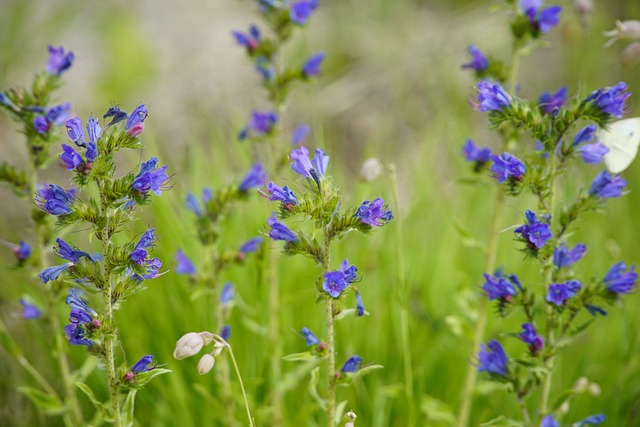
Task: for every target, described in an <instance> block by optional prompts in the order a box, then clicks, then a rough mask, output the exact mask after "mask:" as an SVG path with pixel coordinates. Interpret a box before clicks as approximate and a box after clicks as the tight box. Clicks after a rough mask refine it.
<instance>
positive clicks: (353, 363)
mask: <svg viewBox="0 0 640 427" xmlns="http://www.w3.org/2000/svg"><path fill="white" fill-rule="evenodd" d="M361 364H362V358H361V357H360V356H358V355H357V354H355V355H353V356H351V357H350V358H348V359H347V361H346V362H344V365H342V368H341V369H340V371H341V372H343V373H345V374H346V373H349V372H358V370H359V369H360V365H361Z"/></svg>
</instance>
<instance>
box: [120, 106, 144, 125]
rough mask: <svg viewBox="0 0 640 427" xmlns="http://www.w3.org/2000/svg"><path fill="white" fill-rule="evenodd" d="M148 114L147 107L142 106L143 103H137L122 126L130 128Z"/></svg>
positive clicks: (141, 121) (142, 120)
mask: <svg viewBox="0 0 640 427" xmlns="http://www.w3.org/2000/svg"><path fill="white" fill-rule="evenodd" d="M148 115H149V113H148V112H147V109H146V107H145V106H144V104H140V105H138V106H137V107H136V108H135V110H133V111H132V112H131V115H130V116H129V119H128V120H127V123H126V124H125V125H124V128H125V129H127V130H130V129H131V128H133V127H134V126H135V125H137V124H138V123H143V122H144V119H146V118H147V116H148Z"/></svg>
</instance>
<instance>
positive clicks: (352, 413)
mask: <svg viewBox="0 0 640 427" xmlns="http://www.w3.org/2000/svg"><path fill="white" fill-rule="evenodd" d="M344 416H345V417H347V418H349V419H350V420H351V421H355V420H356V418H358V416H357V415H356V413H355V412H353V411H349V412H347V413H346V414H344Z"/></svg>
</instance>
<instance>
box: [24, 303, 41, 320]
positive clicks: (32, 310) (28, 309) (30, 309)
mask: <svg viewBox="0 0 640 427" xmlns="http://www.w3.org/2000/svg"><path fill="white" fill-rule="evenodd" d="M20 304H22V313H20V317H22V318H23V319H25V320H31V319H38V318H39V317H40V316H41V315H42V312H41V311H40V309H39V308H38V307H36V306H35V305H33V304H31V303H30V302H28V301H27V300H25V299H24V298H20Z"/></svg>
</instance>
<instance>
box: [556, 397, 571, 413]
mask: <svg viewBox="0 0 640 427" xmlns="http://www.w3.org/2000/svg"><path fill="white" fill-rule="evenodd" d="M570 407H571V405H570V404H569V401H568V400H565V401H564V402H562V405H560V407H559V408H558V412H559V413H560V414H566V413H567V412H569V408H570Z"/></svg>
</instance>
